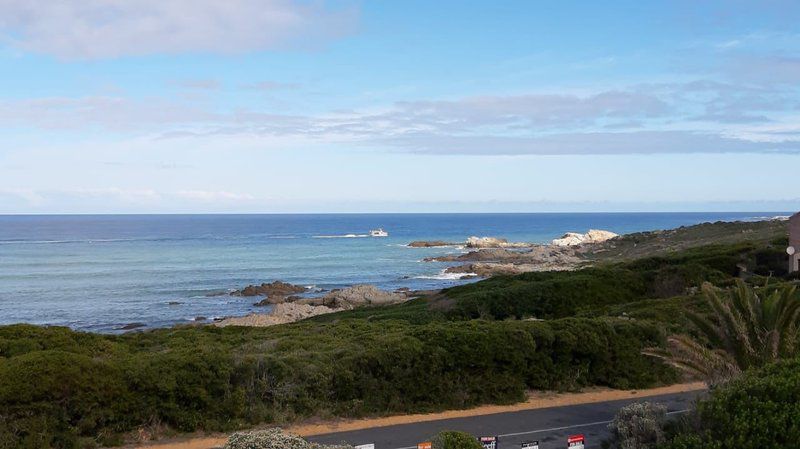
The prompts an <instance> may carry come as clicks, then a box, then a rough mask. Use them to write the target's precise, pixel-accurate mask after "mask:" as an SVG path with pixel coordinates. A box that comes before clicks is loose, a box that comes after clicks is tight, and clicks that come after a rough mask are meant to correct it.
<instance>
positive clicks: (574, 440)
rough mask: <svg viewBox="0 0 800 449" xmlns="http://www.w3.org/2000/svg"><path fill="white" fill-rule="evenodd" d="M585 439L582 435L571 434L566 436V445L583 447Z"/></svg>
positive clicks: (577, 447) (573, 448)
mask: <svg viewBox="0 0 800 449" xmlns="http://www.w3.org/2000/svg"><path fill="white" fill-rule="evenodd" d="M585 441H586V439H585V438H583V435H572V436H570V437H569V438H567V447H568V448H570V449H583V448H584V444H585Z"/></svg>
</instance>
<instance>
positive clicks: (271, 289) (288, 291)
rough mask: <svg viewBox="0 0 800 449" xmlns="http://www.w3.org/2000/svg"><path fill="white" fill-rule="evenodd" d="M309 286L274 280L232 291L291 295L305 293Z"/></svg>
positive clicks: (244, 294)
mask: <svg viewBox="0 0 800 449" xmlns="http://www.w3.org/2000/svg"><path fill="white" fill-rule="evenodd" d="M307 290H308V288H306V287H303V286H302V285H294V284H290V283H288V282H282V281H274V282H271V283H266V282H265V283H263V284H261V285H248V286H247V287H245V288H243V289H241V290H236V291H234V292H232V293H231V295H233V296H289V295H293V294H296V293H303V292H305V291H307Z"/></svg>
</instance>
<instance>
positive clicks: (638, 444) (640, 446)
mask: <svg viewBox="0 0 800 449" xmlns="http://www.w3.org/2000/svg"><path fill="white" fill-rule="evenodd" d="M666 418H667V407H666V406H664V405H663V404H658V403H652V402H636V403H633V404H629V405H626V406H625V407H622V408H621V409H620V411H619V412H617V415H616V416H615V417H614V420H613V421H612V422H611V424H609V425H608V429H609V430H610V431H611V434H612V442H611V443H612V446H611V447H615V448H619V449H651V448H655V447H656V446H657V445H659V444H661V443H663V442H664V422H665V421H666Z"/></svg>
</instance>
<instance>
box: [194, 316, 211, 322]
mask: <svg viewBox="0 0 800 449" xmlns="http://www.w3.org/2000/svg"><path fill="white" fill-rule="evenodd" d="M207 319H208V318H206V317H204V316H196V317H194V320H195V321H205V320H207Z"/></svg>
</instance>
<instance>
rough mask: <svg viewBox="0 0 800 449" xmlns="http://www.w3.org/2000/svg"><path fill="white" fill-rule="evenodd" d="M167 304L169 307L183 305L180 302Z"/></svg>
mask: <svg viewBox="0 0 800 449" xmlns="http://www.w3.org/2000/svg"><path fill="white" fill-rule="evenodd" d="M167 304H168V305H170V306H179V305H181V304H183V303H182V302H180V301H170V302H168V303H167Z"/></svg>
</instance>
